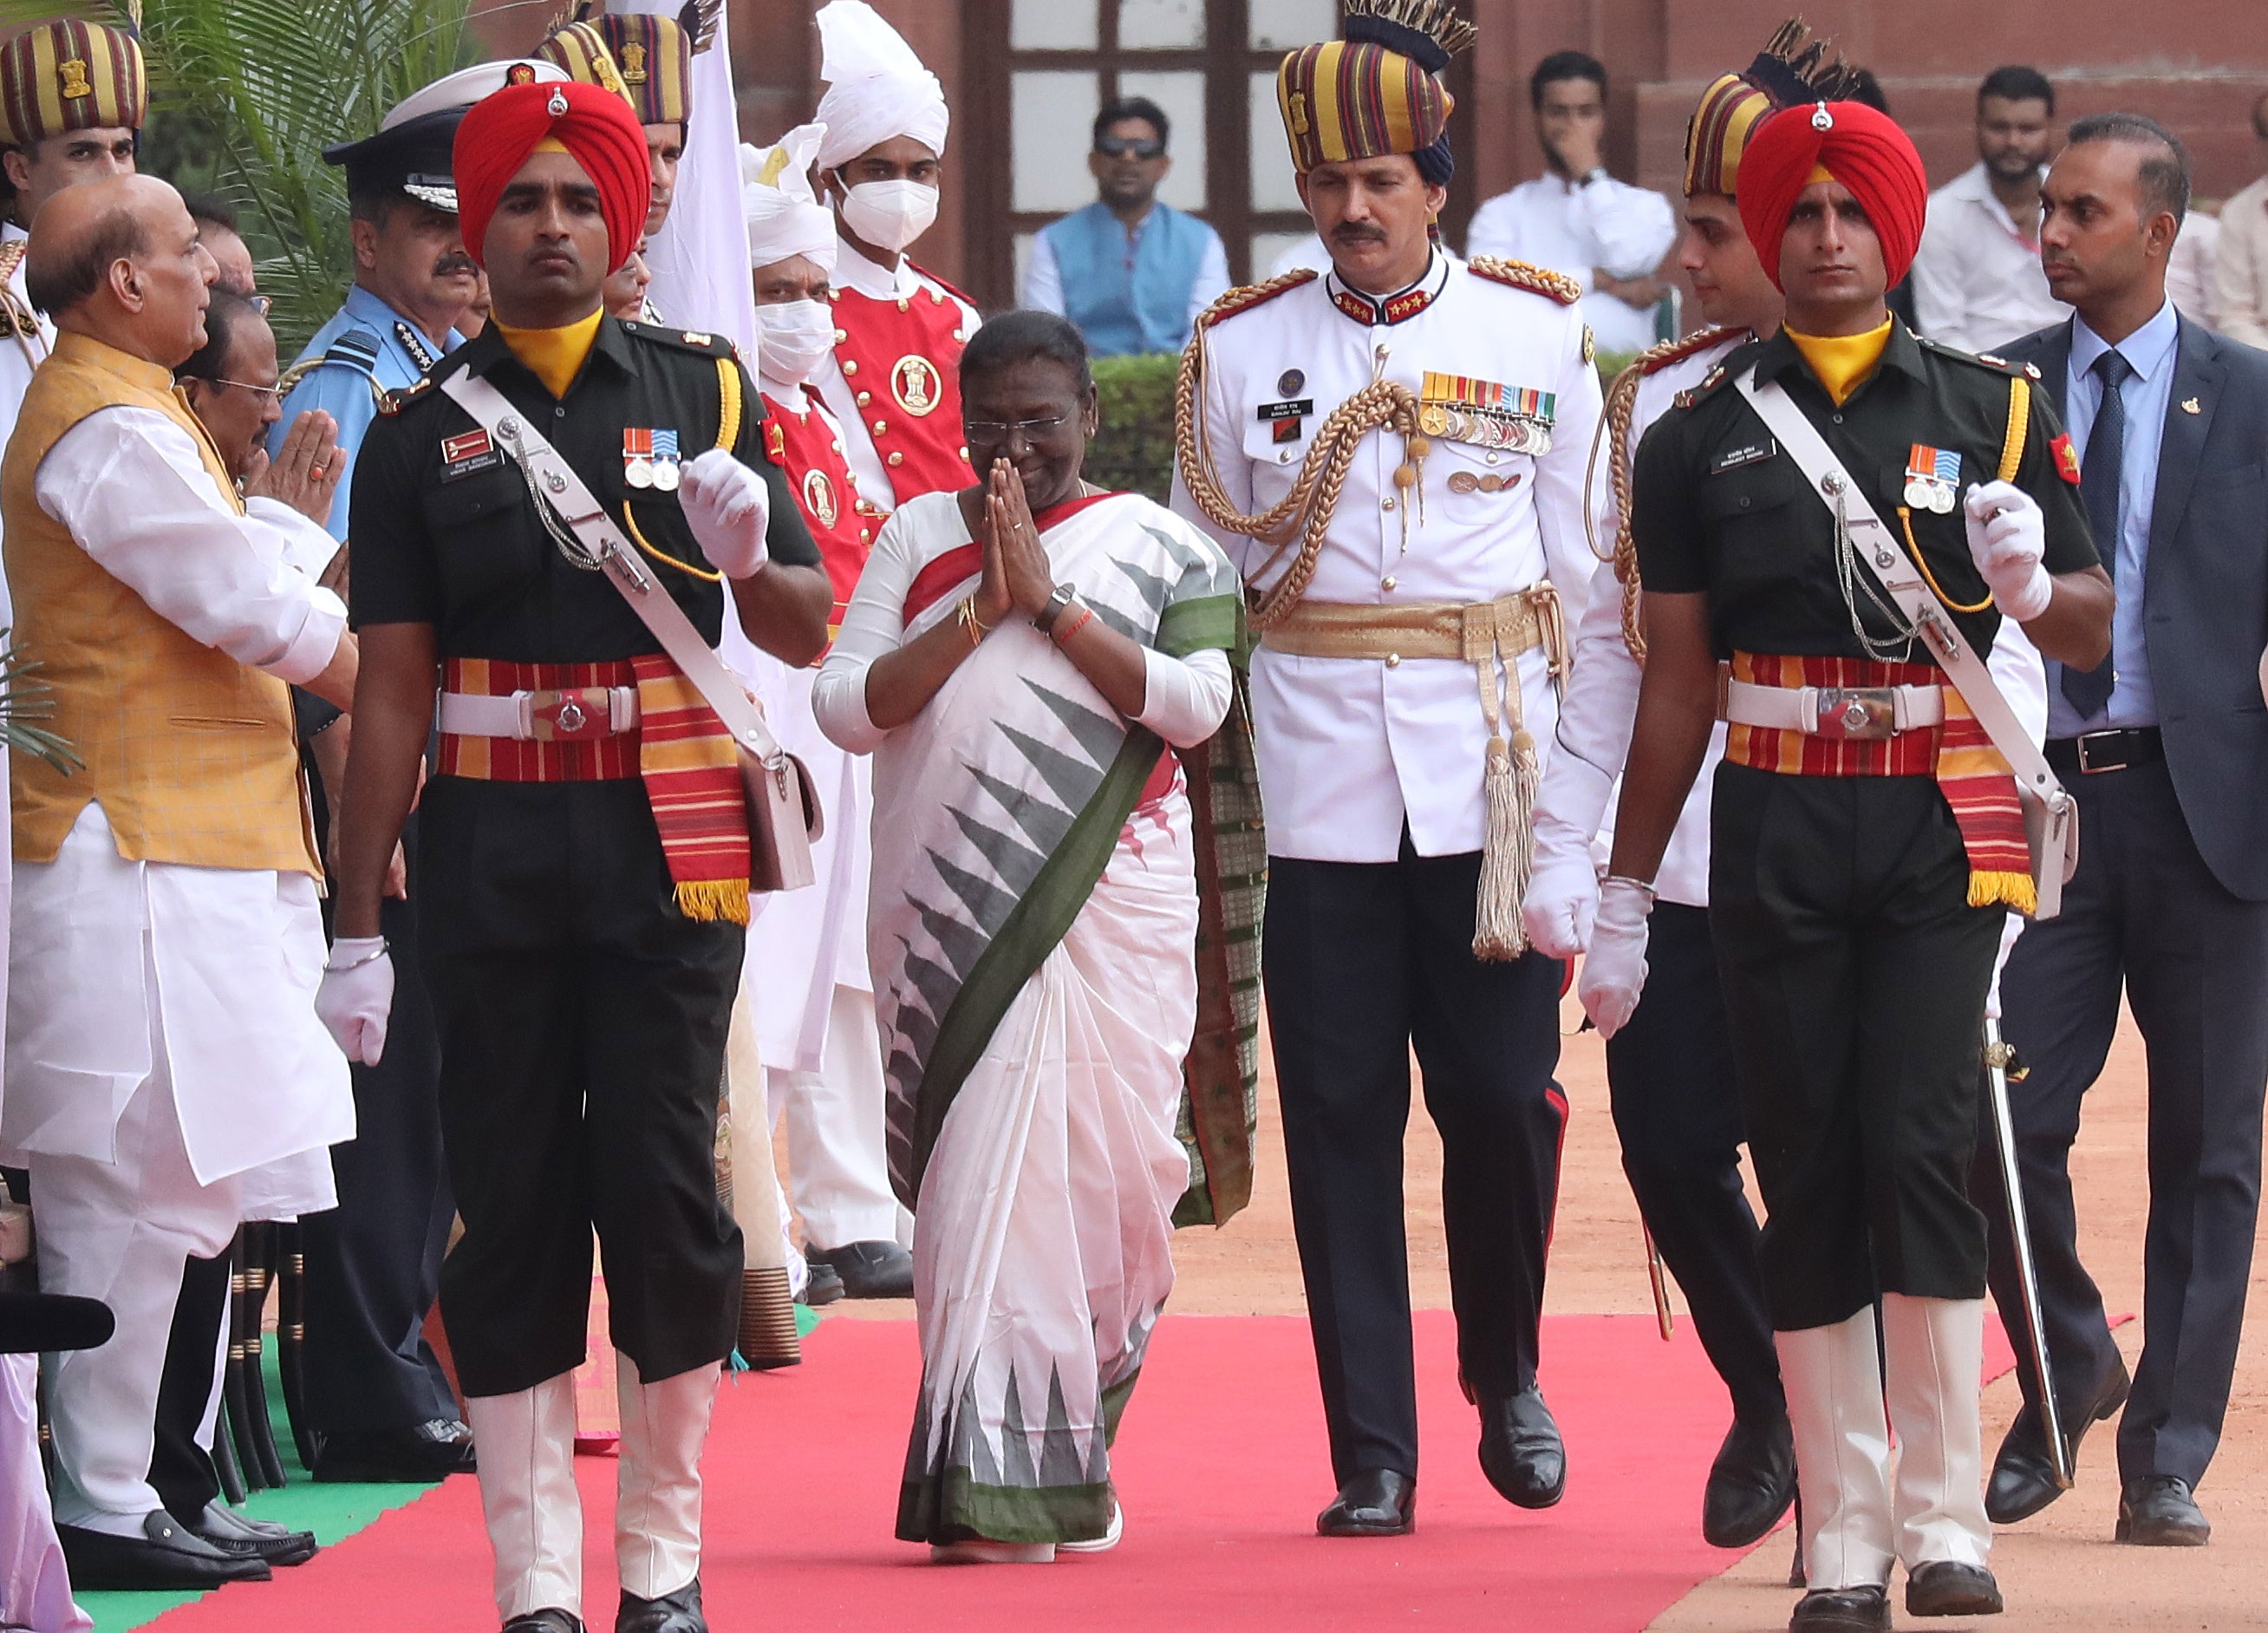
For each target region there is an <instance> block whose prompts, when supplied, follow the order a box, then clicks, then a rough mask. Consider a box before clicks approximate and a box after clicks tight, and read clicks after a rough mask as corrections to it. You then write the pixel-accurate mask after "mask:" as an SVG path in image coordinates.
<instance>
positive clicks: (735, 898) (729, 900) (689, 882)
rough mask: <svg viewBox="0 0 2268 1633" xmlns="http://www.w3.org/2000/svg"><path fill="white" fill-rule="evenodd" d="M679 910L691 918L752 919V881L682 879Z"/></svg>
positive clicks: (678, 886)
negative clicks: (749, 910) (750, 912)
mask: <svg viewBox="0 0 2268 1633" xmlns="http://www.w3.org/2000/svg"><path fill="white" fill-rule="evenodd" d="M677 911H678V912H680V913H683V914H684V915H685V916H686V917H687V918H689V919H699V920H703V922H709V923H713V922H714V921H716V920H718V919H724V920H730V921H731V922H732V923H734V924H746V923H747V921H748V882H747V880H746V879H682V880H680V881H679V882H678V885H677Z"/></svg>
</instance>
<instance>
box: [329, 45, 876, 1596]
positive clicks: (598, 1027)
mask: <svg viewBox="0 0 2268 1633" xmlns="http://www.w3.org/2000/svg"><path fill="white" fill-rule="evenodd" d="M531 78H532V77H531ZM454 158H455V172H454V174H455V176H456V182H457V197H458V209H459V214H460V219H461V221H462V224H463V228H464V241H465V246H466V248H467V249H468V251H469V252H470V253H471V254H472V255H474V256H475V258H477V259H479V260H480V261H481V262H482V264H483V265H484V266H485V267H486V268H487V270H488V273H489V281H490V289H491V291H492V293H493V297H494V302H495V305H494V314H493V321H492V322H491V324H490V327H489V329H487V330H485V331H484V332H483V333H482V335H481V336H478V337H477V338H476V339H475V340H472V341H470V342H468V343H467V344H465V345H464V346H462V347H460V348H459V349H458V350H457V351H454V352H453V353H451V354H450V356H449V357H448V358H446V360H444V361H443V362H442V363H440V364H438V365H437V366H435V368H434V369H433V370H432V371H431V373H428V374H427V376H426V377H425V379H424V380H423V381H420V382H419V383H418V384H417V385H416V387H414V388H411V389H409V391H407V392H403V393H401V394H398V395H397V397H396V398H395V399H394V401H393V402H392V403H391V404H390V411H389V412H388V413H387V414H385V415H383V416H381V417H380V418H379V421H378V422H377V424H376V425H373V426H372V429H371V432H370V434H369V437H368V439H367V440H366V441H365V444H364V448H363V454H362V459H361V462H360V463H359V466H358V468H357V472H356V481H355V493H354V519H353V534H354V540H355V583H354V604H353V613H354V618H355V621H356V624H357V627H358V628H360V629H361V630H362V632H364V641H365V652H366V653H367V654H368V657H367V659H366V661H365V669H364V671H363V677H362V683H361V685H360V688H359V690H358V691H357V696H356V700H355V701H356V712H355V718H356V731H355V737H354V743H353V745H352V748H351V750H350V756H349V760H348V767H347V795H346V800H345V811H344V816H343V818H342V831H341V835H340V839H339V845H338V852H339V868H338V894H337V912H336V930H337V935H338V939H337V940H336V941H335V942H334V944H333V948H332V957H331V962H330V965H329V967H328V971H327V972H326V974H325V978H324V985H323V991H322V996H321V1000H320V1009H321V1011H322V1013H323V1016H324V1018H325V1020H326V1021H327V1022H328V1023H330V1025H331V1027H332V1030H333V1032H334V1034H335V1036H337V1037H338V1038H339V1040H340V1043H341V1045H342V1047H344V1048H345V1049H346V1051H347V1053H348V1054H349V1055H350V1057H351V1058H355V1059H359V1060H375V1059H376V1058H377V1056H378V1055H379V1053H380V1051H381V1050H382V1048H383V1046H384V1044H385V1031H386V1020H387V1008H388V1001H389V999H390V996H391V992H392V986H393V972H392V965H391V962H390V958H389V955H388V950H387V945H386V942H385V941H384V940H383V938H382V937H381V936H380V935H379V893H380V890H381V887H382V883H383V879H384V874H385V868H386V862H387V858H388V856H389V855H390V854H391V853H392V851H393V847H394V835H395V834H396V832H397V831H399V830H400V827H401V822H402V819H403V817H404V816H405V815H406V814H407V812H408V811H409V808H410V804H411V802H412V800H413V797H416V789H417V782H418V772H419V760H420V757H421V756H422V754H423V749H424V746H425V739H426V731H427V727H428V724H429V722H430V721H431V720H432V719H433V715H434V706H435V695H434V694H435V680H436V677H437V676H438V678H439V680H440V683H441V692H442V695H441V697H440V699H439V711H440V713H439V719H440V728H441V755H440V760H439V763H438V765H437V766H436V768H435V770H436V772H437V774H436V775H435V777H434V779H433V780H432V781H431V784H429V785H428V786H427V787H425V789H424V792H423V796H422V801H421V802H420V803H419V806H418V809H419V820H420V822H421V823H422V824H423V833H424V836H425V842H426V853H427V857H428V862H427V870H426V874H425V880H424V902H423V918H422V920H421V921H420V925H419V949H418V950H419V952H420V954H421V955H422V960H423V968H424V972H425V976H426V984H427V986H428V989H429V990H430V992H431V995H432V1001H433V1007H434V1009H435V1012H436V1021H437V1024H438V1029H439V1031H440V1036H441V1053H442V1069H441V1084H440V1096H441V1112H442V1130H443V1140H444V1144H445V1146H446V1151H447V1156H448V1161H449V1170H450V1178H451V1180H452V1182H453V1186H454V1187H455V1190H456V1195H457V1205H458V1209H459V1212H460V1215H461V1216H462V1218H463V1221H464V1226H465V1231H464V1235H463V1237H462V1238H460V1240H459V1241H458V1243H457V1245H455V1247H454V1248H453V1250H452V1251H451V1252H450V1255H449V1258H448V1260H447V1263H446V1266H445V1267H444V1268H443V1272H442V1281H441V1306H442V1311H443V1314H444V1317H445V1319H446V1322H447V1325H448V1330H449V1336H450V1342H451V1348H452V1349H453V1351H454V1353H455V1356H456V1361H457V1369H458V1376H459V1378H460V1383H461V1384H462V1386H463V1391H464V1393H465V1396H466V1415H467V1416H468V1418H469V1420H470V1421H471V1422H472V1425H473V1430H474V1433H475V1437H477V1440H478V1444H479V1445H480V1447H481V1452H482V1456H481V1463H480V1481H481V1498H482V1509H483V1511H484V1512H485V1514H486V1517H487V1521H488V1528H489V1536H490V1542H491V1544H492V1545H493V1546H494V1548H495V1550H496V1556H497V1575H496V1585H497V1608H498V1610H499V1612H500V1614H501V1615H502V1616H503V1618H504V1624H505V1626H506V1627H507V1628H508V1629H512V1633H580V1630H581V1629H582V1626H583V1622H582V1620H581V1583H582V1517H581V1513H580V1509H579V1505H578V1502H577V1498H576V1490H575V1477H574V1471H573V1467H572V1457H573V1440H574V1428H575V1414H574V1388H573V1379H572V1376H571V1375H572V1373H573V1371H574V1369H575V1368H576V1367H577V1365H578V1364H579V1363H581V1362H582V1360H583V1359H584V1353H585V1318H586V1313H587V1306H588V1299H589V1293H590V1251H591V1237H592V1229H593V1225H594V1224H595V1226H596V1227H597V1233H598V1238H599V1245H600V1252H601V1256H602V1258H603V1260H604V1267H605V1271H606V1278H607V1289H608V1303H609V1305H610V1307H611V1312H612V1321H611V1336H612V1338H613V1341H614V1344H615V1349H617V1350H619V1351H620V1352H621V1354H620V1357H619V1366H618V1374H619V1378H620V1389H619V1393H620V1397H621V1407H622V1463H621V1467H620V1473H619V1476H618V1484H619V1495H618V1498H617V1502H616V1508H615V1555H616V1563H617V1564H618V1566H619V1569H620V1572H621V1580H622V1603H621V1607H620V1609H619V1611H618V1612H617V1615H616V1619H615V1629H617V1633H701V1630H702V1629H705V1628H706V1625H707V1623H706V1622H704V1621H703V1616H702V1612H701V1588H700V1577H699V1570H700V1541H701V1527H700V1516H701V1482H700V1473H699V1461H700V1456H701V1448H702V1445H703V1441H704V1439H705V1438H706V1436H707V1432H708V1424H709V1414H710V1408H711V1402H712V1400H713V1399H714V1395H715V1392H716V1386H717V1378H718V1366H719V1364H720V1363H723V1362H724V1360H725V1357H726V1356H727V1355H728V1354H729V1353H730V1352H731V1349H732V1347H733V1333H734V1326H735V1319H736V1314H737V1310H736V1305H737V1300H738V1296H739V1291H740V1271H741V1247H740V1233H739V1231H738V1230H736V1229H735V1228H734V1227H733V1223H732V1220H731V1217H730V1216H729V1215H728V1214H727V1212H726V1210H725V1208H724V1207H723V1205H722V1204H721V1203H720V1202H719V1201H718V1195H717V1188H716V1184H715V1180H714V1175H713V1169H712V1155H711V1154H712V1150H713V1146H714V1142H715V1138H716V1127H717V1105H718V1092H717V1090H718V1083H719V1082H720V1081H721V1080H722V1076H723V1071H724V1055H725V1034H726V1027H727V1023H728V1019H729V1016H730V1013H731V1009H732V1005H733V999H734V995H735V994H736V993H737V991H738V989H739V986H740V969H741V964H742V954H743V938H744V926H745V925H746V923H747V918H748V891H749V882H750V876H751V875H750V862H751V853H750V831H749V825H748V818H747V810H746V807H745V804H744V802H743V799H742V794H741V789H740V772H739V769H738V766H737V764H736V752H735V743H734V741H733V736H732V735H731V733H730V732H728V731H727V730H726V729H725V727H724V724H723V722H722V721H721V720H719V719H718V717H717V715H716V713H715V712H714V711H713V710H712V709H711V707H710V706H709V705H708V703H707V702H706V701H705V700H704V698H703V695H702V693H701V692H700V691H698V690H696V687H695V686H694V685H693V684H692V683H689V680H688V679H687V676H686V675H685V673H684V672H683V671H682V670H681V669H680V668H679V666H678V664H677V663H676V661H674V660H673V659H671V658H670V657H668V656H667V655H666V654H664V653H663V652H662V651H661V650H659V647H660V642H659V639H658V638H657V637H656V635H655V634H654V633H653V632H652V631H651V630H650V629H649V627H648V624H647V623H646V621H645V618H644V616H642V615H641V614H639V613H638V612H637V611H634V610H633V609H632V606H631V605H630V602H628V601H627V600H626V599H625V594H624V593H623V592H618V591H617V588H616V587H615V582H613V581H612V580H610V579H609V578H608V576H607V574H605V573H601V572H600V571H598V570H597V560H596V558H594V557H593V554H592V553H591V550H590V549H589V548H588V547H587V546H586V545H585V543H583V534H582V532H581V531H578V529H587V528H592V527H593V526H594V525H595V519H594V518H593V516H590V515H585V514H581V512H580V508H579V506H582V505H583V504H585V503H587V502H588V501H585V500H584V499H582V495H581V494H580V493H579V492H578V489H577V479H579V483H580V484H581V487H582V489H585V490H587V491H588V494H589V496H590V499H591V500H594V501H595V503H596V505H597V506H598V508H599V510H600V511H601V512H602V513H603V514H604V518H605V521H606V522H607V523H608V525H609V526H610V527H612V528H615V529H618V530H619V533H620V534H621V536H622V537H624V538H626V539H628V540H630V541H634V542H635V545H636V548H637V557H636V559H637V563H638V564H639V571H640V572H642V573H644V574H645V575H646V576H647V577H648V578H649V579H650V580H652V582H653V583H654V584H656V585H658V586H659V587H664V588H666V591H667V592H668V595H669V596H670V597H671V599H672V600H674V602H675V604H676V606H677V608H678V609H679V610H681V612H682V614H683V615H684V617H686V618H688V619H689V620H690V621H691V623H692V624H693V625H694V627H695V629H696V631H697V632H698V636H699V638H700V639H702V640H703V641H705V642H707V643H708V644H710V645H711V646H713V645H714V644H715V643H716V640H717V639H718V633H719V631H720V629H721V627H722V623H723V620H724V618H725V596H726V595H727V594H728V593H729V594H730V595H731V597H732V599H733V604H734V607H735V608H736V610H737V611H738V613H739V617H740V624H741V627H742V628H743V629H744V630H745V631H746V632H747V634H748V635H749V637H750V638H751V639H753V640H755V642H756V643H757V644H758V645H759V646H762V647H765V648H766V649H767V650H769V651H771V652H772V653H774V654H776V655H777V656H779V657H780V658H782V659H783V660H784V661H787V662H790V663H796V664H800V663H804V662H807V661H809V660H810V659H811V658H812V657H813V656H814V655H815V654H817V653H818V651H819V649H820V647H821V644H822V643H823V642H824V640H825V639H826V624H827V610H828V605H829V603H830V602H831V599H832V597H831V595H830V593H829V590H828V583H827V580H826V578H825V576H824V575H823V574H822V573H821V572H820V570H819V567H818V561H819V557H818V553H817V551H816V550H814V548H813V546H812V543H811V538H810V535H809V533H808V532H807V531H806V528H805V527H804V525H803V523H802V521H801V520H800V518H799V514H798V512H797V509H796V506H795V504H794V502H793V499H792V497H791V496H790V495H789V494H788V492H787V491H786V490H785V487H784V484H782V483H781V482H780V481H779V479H778V477H777V472H776V471H775V470H774V469H772V467H770V465H769V464H768V463H767V462H766V461H765V459H764V455H763V448H764V435H765V423H764V415H763V410H762V403H761V402H760V400H759V399H758V397H757V395H756V391H755V386H754V383H753V382H752V381H749V379H748V378H747V372H746V371H745V370H744V369H743V368H742V367H741V366H740V362H739V360H738V359H737V358H734V357H733V354H732V351H731V348H730V347H729V346H728V345H726V344H724V343H722V342H720V341H718V340H716V339H713V338H711V336H706V335H699V334H691V333H686V332H682V331H678V330H672V329H660V328H658V327H656V326H653V325H650V324H645V323H641V322H622V321H617V320H615V319H614V318H612V317H609V316H608V315H606V314H605V313H604V312H603V311H602V309H601V288H602V284H603V283H604V280H605V278H606V277H607V276H608V273H610V272H611V271H612V270H614V269H615V267H617V266H619V265H620V264H621V263H622V261H623V260H624V259H625V258H627V257H628V255H630V251H631V248H632V247H633V246H634V245H635V244H636V243H637V238H638V233H639V228H640V226H641V225H642V224H643V222H644V219H645V214H646V209H647V205H648V203H649V199H650V186H651V173H650V169H649V165H648V159H647V153H646V143H645V136H644V132H643V131H642V130H641V129H640V128H639V123H638V121H637V116H636V115H635V114H634V113H633V112H632V111H631V109H630V107H629V106H628V105H627V104H626V103H625V102H624V101H623V100H622V98H620V97H619V96H616V95H615V94H614V93H612V92H608V91H605V90H601V89H600V88H598V87H596V86H592V85H577V84H565V85H539V84H534V83H527V84H519V85H508V86H507V87H506V88H504V90H502V91H499V92H497V93H496V94H494V95H493V96H490V97H489V98H487V99H486V100H482V102H480V103H478V104H477V105H475V107H474V108H473V109H472V110H471V111H470V112H469V113H468V114H467V115H466V116H465V119H464V122H463V123H462V125H461V126H460V129H459V130H458V134H457V139H456V147H455V155H454ZM476 407H477V408H480V409H481V412H480V413H478V414H476V413H475V408H476ZM537 432H540V433H541V438H542V439H543V440H547V441H549V444H550V445H551V448H552V449H553V450H556V455H555V457H556V461H557V462H558V463H556V464H546V463H544V458H545V451H544V450H542V449H541V448H538V447H535V446H534V443H535V438H534V435H533V434H532V433H537ZM523 460H525V461H526V463H525V464H523ZM560 465H563V466H564V468H565V471H571V472H572V473H573V477H572V478H570V477H568V476H567V475H566V474H565V471H563V470H562V469H560V468H559V466H560ZM539 466H541V469H542V470H543V476H542V478H541V480H539V479H538V477H537V475H536V474H535V473H536V470H537V469H538V467H539ZM624 548H628V547H627V546H625V547H624ZM649 593H652V591H649Z"/></svg>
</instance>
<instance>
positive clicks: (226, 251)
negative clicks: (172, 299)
mask: <svg viewBox="0 0 2268 1633" xmlns="http://www.w3.org/2000/svg"><path fill="white" fill-rule="evenodd" d="M181 202H182V203H184V204H187V205H188V207H189V219H190V220H192V221H194V222H195V223H196V224H197V242H198V243H200V244H203V246H204V247H205V254H207V255H210V256H211V257H212V258H213V264H214V265H216V266H217V267H218V268H219V269H220V276H219V277H216V278H215V279H213V287H214V288H215V289H219V290H225V291H227V292H229V293H230V294H232V295H243V296H246V297H247V298H248V297H250V296H252V295H254V294H256V293H258V292H259V289H260V283H259V280H258V278H256V277H254V274H253V270H252V250H251V248H250V247H249V246H247V244H246V243H245V241H244V234H243V233H241V232H240V231H239V230H238V227H237V225H236V208H235V206H234V205H232V204H230V203H226V202H225V201H224V200H222V199H218V198H215V197H213V196H210V194H205V193H191V194H188V195H187V196H184V197H183V198H182V200H181Z"/></svg>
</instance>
